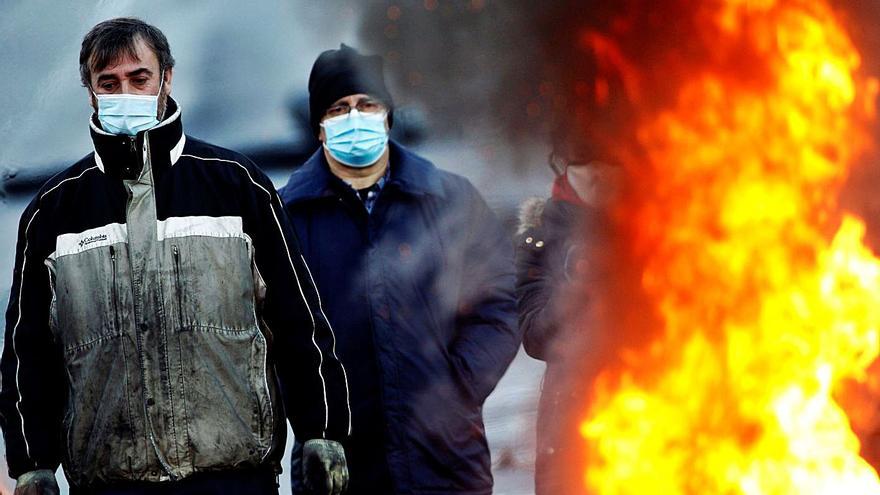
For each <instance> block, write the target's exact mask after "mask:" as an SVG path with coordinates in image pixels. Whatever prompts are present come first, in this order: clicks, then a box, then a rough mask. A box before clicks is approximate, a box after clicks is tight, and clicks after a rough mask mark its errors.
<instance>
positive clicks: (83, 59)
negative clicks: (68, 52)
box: [79, 17, 174, 88]
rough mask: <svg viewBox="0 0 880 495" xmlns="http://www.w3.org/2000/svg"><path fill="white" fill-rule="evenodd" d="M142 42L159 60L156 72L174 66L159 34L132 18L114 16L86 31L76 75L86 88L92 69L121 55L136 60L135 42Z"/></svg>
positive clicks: (97, 69) (108, 63)
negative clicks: (139, 40) (77, 74)
mask: <svg viewBox="0 0 880 495" xmlns="http://www.w3.org/2000/svg"><path fill="white" fill-rule="evenodd" d="M139 38H140V39H143V40H144V41H145V42H146V43H147V46H149V47H150V48H151V49H152V50H153V52H154V53H155V54H156V58H158V59H159V70H160V71H162V72H164V71H165V70H166V69H169V68H171V67H174V57H172V56H171V47H169V46H168V40H167V39H166V38H165V35H164V34H162V31H159V29H158V28H156V27H155V26H151V25H149V24H147V23H146V22H144V21H142V20H140V19H137V18H134V17H117V18H116V19H110V20H107V21H104V22H101V23H98V24H97V25H96V26H95V27H93V28H92V30H91V31H89V32H88V33H87V34H86V35H85V37H84V38H83V41H82V48H81V49H80V52H79V76H80V79H82V84H83V86H85V87H87V88H88V87H90V86H91V77H92V70H96V71H99V70H102V69H103V68H104V67H107V66H108V65H110V64H111V63H113V62H115V61H117V60H119V58H120V57H122V56H123V55H127V56H129V57H131V58H134V59H137V58H138V57H137V50H136V49H135V43H136V42H137V40H138V39H139Z"/></svg>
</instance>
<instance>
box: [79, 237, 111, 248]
mask: <svg viewBox="0 0 880 495" xmlns="http://www.w3.org/2000/svg"><path fill="white" fill-rule="evenodd" d="M106 240H107V234H98V235H90V236H88V237H83V238H82V239H80V241H79V247H81V248H82V247H86V246H88V245H89V244H94V243H96V242H101V241H106Z"/></svg>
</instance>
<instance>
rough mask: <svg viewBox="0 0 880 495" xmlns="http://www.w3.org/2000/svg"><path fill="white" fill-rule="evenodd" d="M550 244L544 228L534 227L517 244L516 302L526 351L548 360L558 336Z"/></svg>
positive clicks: (521, 236) (535, 356)
mask: <svg viewBox="0 0 880 495" xmlns="http://www.w3.org/2000/svg"><path fill="white" fill-rule="evenodd" d="M546 242H547V240H546V239H545V236H544V232H543V228H542V227H541V226H534V227H531V228H528V229H526V231H525V232H523V233H522V234H520V235H519V236H517V240H516V298H517V308H518V311H519V325H520V327H521V328H522V331H523V347H524V348H525V350H526V353H528V355H529V356H532V357H533V358H535V359H541V360H543V361H546V360H547V357H548V356H547V344H548V343H549V342H550V341H551V340H552V339H553V336H554V335H555V332H556V329H557V324H556V321H555V319H554V318H553V315H552V314H551V313H552V309H553V304H552V295H553V287H554V284H553V281H552V280H551V276H550V275H549V274H548V267H547V256H546V254H547V252H548V249H547V248H548V246H546Z"/></svg>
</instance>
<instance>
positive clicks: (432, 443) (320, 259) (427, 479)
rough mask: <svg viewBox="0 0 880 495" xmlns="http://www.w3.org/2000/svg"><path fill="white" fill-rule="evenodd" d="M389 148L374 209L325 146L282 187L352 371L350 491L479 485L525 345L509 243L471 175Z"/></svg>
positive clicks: (483, 486) (379, 494)
mask: <svg viewBox="0 0 880 495" xmlns="http://www.w3.org/2000/svg"><path fill="white" fill-rule="evenodd" d="M389 146H390V155H389V156H390V159H389V160H390V161H389V163H390V176H389V178H388V180H387V182H385V184H384V186H383V187H382V190H381V192H380V193H379V196H378V198H377V199H376V202H375V204H374V206H373V208H372V212H371V213H369V214H368V213H367V210H366V208H365V207H364V204H363V202H361V200H360V199H359V198H358V197H357V194H356V192H355V191H354V189H352V188H351V187H350V186H348V185H347V184H345V183H344V182H342V181H341V180H340V179H339V178H337V177H336V176H334V175H333V174H332V173H331V172H330V170H329V167H328V164H327V161H326V159H325V157H324V153H323V150H322V149H319V150H318V151H317V152H316V153H315V154H314V155H313V156H312V157H311V158H310V159H309V160H308V161H307V162H306V163H305V164H304V165H302V167H300V168H299V169H297V170H296V171H295V172H294V173H293V174H292V175H291V177H290V180H289V182H288V184H287V185H286V186H285V187H284V188H283V189H282V190H281V191H280V194H281V197H282V199H283V200H284V203H285V207H286V208H287V210H288V213H289V215H290V218H291V221H292V222H293V224H294V227H295V229H296V231H297V234H298V236H299V239H300V240H301V241H302V248H303V253H304V254H305V257H306V260H307V261H308V262H309V266H311V268H312V271H313V273H314V275H315V278H316V280H317V285H318V289H319V290H320V292H321V294H322V296H323V298H324V302H325V309H326V310H327V316H328V318H329V319H330V322H331V323H332V324H333V328H334V329H335V330H336V333H337V337H338V342H337V351H338V353H339V358H340V359H341V360H342V362H343V363H344V364H345V366H346V369H347V370H348V376H349V378H350V386H351V404H352V416H353V428H352V435H351V437H350V438H349V440H348V441H346V442H345V443H344V445H345V448H346V456H347V458H348V462H349V471H350V474H351V479H350V483H349V490H348V492H347V493H348V494H350V495H358V494H370V495H383V494H389V493H396V494H416V493H438V494H439V493H456V494H488V493H491V491H492V485H493V482H492V472H491V462H490V456H489V449H488V446H487V443H486V435H485V428H484V426H483V417H482V406H483V402H484V401H485V399H486V397H487V396H488V395H489V393H490V392H491V391H492V389H493V388H494V387H495V385H496V384H497V383H498V380H499V379H500V378H501V375H502V374H503V373H504V371H505V370H506V369H507V366H508V365H509V364H510V362H511V360H512V359H513V357H514V355H515V354H516V352H517V349H518V347H519V344H520V333H519V329H518V327H517V324H516V302H515V297H514V283H515V277H514V267H513V242H512V239H511V238H510V237H509V236H508V235H507V233H506V232H505V230H504V229H503V227H502V226H501V224H500V222H498V220H497V218H496V217H495V215H494V213H493V212H492V211H491V210H490V208H489V207H488V206H487V205H486V203H485V201H483V199H482V198H481V197H480V194H479V193H478V192H477V190H476V189H475V188H474V187H473V186H472V185H471V184H470V182H468V181H467V180H466V179H464V178H463V177H460V176H457V175H454V174H451V173H449V172H445V171H442V170H440V169H438V168H436V167H435V166H434V165H433V164H431V163H430V162H429V161H427V160H425V159H423V158H421V157H419V156H417V155H416V154H414V153H412V152H410V151H408V150H407V149H406V148H404V147H402V146H400V145H398V144H397V143H395V142H393V141H392V142H390V144H389ZM297 440H298V442H297V443H296V446H295V448H294V456H293V459H294V461H296V460H297V455H296V452H298V446H299V445H301V443H300V442H299V440H300V439H299V438H297ZM292 471H293V474H292V478H293V492H294V493H300V490H301V489H302V486H301V482H300V479H299V478H298V477H297V472H298V471H301V467H300V466H298V465H297V463H296V462H294V466H293V470H292Z"/></svg>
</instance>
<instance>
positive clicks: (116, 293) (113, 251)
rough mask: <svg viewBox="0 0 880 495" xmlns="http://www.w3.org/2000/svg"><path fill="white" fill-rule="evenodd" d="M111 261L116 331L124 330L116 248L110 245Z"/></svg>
mask: <svg viewBox="0 0 880 495" xmlns="http://www.w3.org/2000/svg"><path fill="white" fill-rule="evenodd" d="M110 263H111V264H112V265H113V324H114V325H116V326H115V328H116V331H117V332H120V333H121V332H122V328H120V325H119V286H118V284H117V281H116V272H117V267H116V248H114V247H113V246H110Z"/></svg>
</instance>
